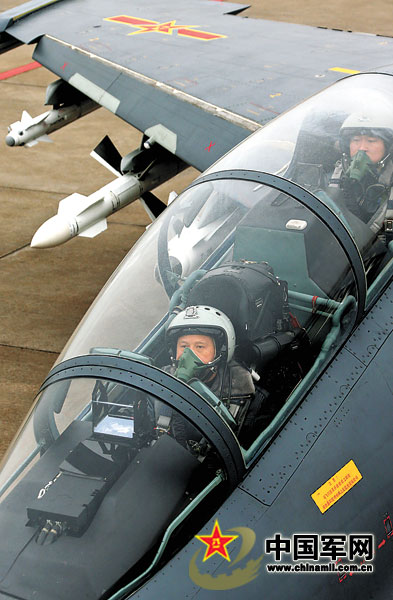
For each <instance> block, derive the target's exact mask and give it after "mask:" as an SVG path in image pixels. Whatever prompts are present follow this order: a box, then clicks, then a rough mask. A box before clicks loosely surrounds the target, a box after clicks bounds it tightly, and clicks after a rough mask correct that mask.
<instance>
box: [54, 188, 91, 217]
mask: <svg viewBox="0 0 393 600" xmlns="http://www.w3.org/2000/svg"><path fill="white" fill-rule="evenodd" d="M90 204H91V201H89V198H87V197H86V196H84V195H83V194H78V193H77V192H74V193H73V194H71V196H67V198H64V199H63V200H60V202H59V208H58V209H57V214H58V215H61V216H64V217H69V216H72V217H74V216H75V215H78V214H79V213H80V212H82V211H83V210H85V208H87V207H88V206H90Z"/></svg>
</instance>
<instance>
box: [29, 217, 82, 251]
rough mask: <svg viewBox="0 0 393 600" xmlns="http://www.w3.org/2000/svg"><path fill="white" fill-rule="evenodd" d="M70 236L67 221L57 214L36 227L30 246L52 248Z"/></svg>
mask: <svg viewBox="0 0 393 600" xmlns="http://www.w3.org/2000/svg"><path fill="white" fill-rule="evenodd" d="M71 237H72V234H71V229H70V225H69V223H68V222H67V221H66V220H65V219H63V218H62V217H60V216H59V215H55V216H54V217H51V218H50V219H48V220H47V221H45V223H43V225H41V227H40V228H39V229H37V231H36V232H35V234H34V236H33V239H32V240H31V243H30V246H31V248H52V247H53V246H59V245H60V244H64V242H67V241H68V240H70V239H71Z"/></svg>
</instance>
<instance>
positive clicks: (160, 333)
mask: <svg viewBox="0 0 393 600" xmlns="http://www.w3.org/2000/svg"><path fill="white" fill-rule="evenodd" d="M392 82H393V78H392V77H390V76H383V75H362V76H359V77H352V78H348V79H346V80H343V81H341V82H339V83H337V84H335V85H334V86H332V87H330V88H328V89H327V90H325V91H324V92H322V93H321V94H318V95H317V96H314V97H313V98H311V99H310V100H308V101H307V102H305V103H303V104H302V105H300V106H299V107H297V108H296V109H294V110H292V111H290V112H288V113H286V114H285V115H283V116H282V117H280V118H278V119H276V120H275V121H274V122H272V123H271V124H269V125H267V126H265V127H264V128H263V129H262V130H261V131H259V132H257V133H256V134H254V135H252V136H251V137H250V138H249V139H248V140H246V141H245V142H244V143H243V144H241V145H239V146H238V147H237V148H235V150H234V151H233V152H231V153H229V154H228V155H226V156H225V157H224V158H222V159H221V160H220V161H218V163H216V165H214V166H213V167H212V168H211V169H210V170H209V171H208V172H207V173H206V174H204V175H202V176H201V177H200V178H198V179H197V180H196V181H195V182H194V183H193V184H192V185H191V186H190V187H189V188H188V189H187V190H186V191H185V192H183V193H182V194H181V195H180V196H179V197H178V198H177V199H176V200H175V201H174V202H172V203H171V204H170V206H169V207H168V208H167V210H166V211H165V212H164V213H163V214H162V215H161V216H160V217H159V218H158V219H157V220H156V221H155V222H154V223H153V224H152V225H151V226H149V228H148V230H147V232H146V233H145V235H144V236H143V237H142V238H141V239H140V240H139V241H138V243H137V244H136V245H135V247H134V248H133V249H132V250H131V251H130V253H129V254H128V256H127V257H126V258H125V259H124V261H123V262H122V263H121V265H120V266H119V268H118V269H117V271H116V272H115V273H114V275H113V276H112V277H111V279H110V280H109V282H108V283H107V285H106V286H105V288H104V289H103V290H102V292H101V294H100V295H99V297H98V298H97V300H96V301H95V303H94V304H93V306H92V307H91V308H90V310H89V311H88V313H87V314H86V316H85V317H84V319H83V320H82V322H81V324H80V325H79V327H78V329H77V330H76V332H75V334H74V335H73V337H72V338H71V340H70V341H69V343H68V345H67V346H66V348H65V350H64V352H63V353H62V355H61V356H60V358H59V360H58V361H57V364H56V366H55V367H54V369H53V370H52V371H51V373H50V374H49V376H48V378H47V379H46V381H45V383H44V384H43V386H42V388H41V391H40V394H39V397H38V400H37V402H36V404H35V405H34V407H33V409H32V412H31V414H30V416H29V418H28V420H27V421H26V424H25V426H24V429H23V430H22V432H21V434H20V436H19V438H18V439H17V441H16V442H15V444H14V446H13V447H12V449H11V451H10V452H9V455H8V457H7V461H6V462H5V464H4V466H3V471H2V473H1V479H0V485H1V494H2V496H1V498H2V502H1V504H0V522H1V526H2V527H3V531H4V532H5V535H6V536H7V538H8V539H9V540H10V544H9V548H8V549H7V556H6V555H4V556H2V558H1V560H0V565H2V566H1V569H2V580H1V581H2V583H0V593H3V592H5V593H7V591H6V590H11V591H12V594H13V595H14V596H16V597H18V598H23V599H25V600H29V599H30V598H34V597H35V595H34V594H36V593H37V591H38V595H39V597H40V598H42V599H46V598H48V600H49V598H52V597H53V595H52V596H51V591H50V588H45V586H43V584H42V583H41V582H42V581H47V578H48V577H49V575H48V573H50V577H52V578H54V579H56V581H57V582H58V585H59V588H58V589H59V590H60V591H59V593H58V594H57V596H56V597H58V598H59V599H62V598H68V597H69V596H70V595H72V594H74V595H75V596H76V597H78V589H79V590H80V589H81V588H83V589H84V590H85V597H86V598H89V599H90V598H100V597H105V598H112V597H113V598H114V597H117V596H113V595H112V594H114V593H115V591H116V590H117V589H118V588H120V587H122V586H126V589H127V591H132V590H133V589H135V588H136V587H137V586H138V585H139V584H140V583H141V582H142V581H144V580H145V579H146V578H148V577H149V576H150V574H151V573H152V572H153V569H155V568H157V567H158V566H160V565H161V564H163V562H164V561H165V560H168V558H169V557H170V556H172V555H173V554H174V553H175V552H176V551H177V550H179V548H181V546H182V545H183V544H184V543H186V542H187V541H188V540H189V539H190V538H191V537H192V536H193V535H194V534H195V532H196V530H197V527H198V525H199V524H201V523H202V522H205V521H206V519H207V518H209V517H210V516H211V515H212V514H213V512H214V510H215V509H216V508H217V506H218V505H219V504H220V503H221V502H222V501H223V499H224V498H225V497H226V496H227V495H228V493H229V492H230V491H231V490H233V489H234V487H235V486H236V485H237V484H238V483H239V482H240V481H241V479H242V477H243V476H244V474H245V473H246V471H247V469H248V468H249V467H250V466H252V464H254V462H255V460H256V459H257V458H258V457H259V456H260V455H261V453H262V452H263V450H264V448H265V447H266V446H267V445H268V444H269V443H270V441H271V440H272V439H273V438H274V436H275V435H276V434H277V432H278V431H279V430H280V429H281V427H282V425H283V423H285V422H286V420H287V419H288V418H289V416H290V415H291V414H293V412H294V411H295V410H296V408H297V407H298V406H299V404H300V403H301V401H302V400H303V398H304V397H305V395H306V394H307V392H308V391H309V390H310V388H311V386H312V385H313V384H314V383H315V382H316V381H317V379H318V377H319V376H320V375H321V374H322V372H323V371H324V369H325V368H326V366H327V365H328V364H329V362H330V361H331V360H332V359H333V357H334V356H335V354H336V353H337V351H338V350H339V348H340V347H341V346H342V344H343V343H344V342H345V340H346V339H347V337H348V335H349V334H350V332H351V331H352V330H353V328H354V326H355V325H356V324H357V323H358V322H359V320H360V319H361V318H362V315H363V314H364V312H365V311H366V310H368V308H369V307H370V306H371V304H372V303H373V301H374V299H375V297H376V295H377V294H378V293H379V292H380V291H381V290H382V289H383V287H384V286H385V285H386V283H387V281H388V279H389V278H390V277H391V271H392V260H393V247H392V246H393V241H392V239H391V235H392V234H391V225H389V223H391V216H390V212H389V211H390V210H391V208H390V206H391V202H392V198H391V181H390V179H389V172H390V173H391V174H392V172H393V167H392V169H391V170H390V171H389V169H390V165H391V159H390V154H389V152H390V147H388V146H389V139H390V138H389V131H387V130H389V122H388V121H387V120H386V119H385V122H384V123H382V122H380V123H378V122H377V121H376V120H375V119H374V117H373V116H372V115H371V112H369V113H367V109H368V107H369V106H370V104H371V105H373V106H375V103H376V102H380V103H381V104H383V105H384V107H385V109H386V110H385V113H386V114H389V111H390V115H391V117H392V124H393V83H392ZM385 113H384V114H385ZM359 114H363V115H364V118H365V119H366V121H363V122H361V123H360V121H359V117H358V116H356V115H359ZM368 114H369V115H370V119H371V118H372V119H374V120H373V121H372V122H370V123H369V122H368V121H367V118H368ZM354 115H355V116H354ZM349 117H351V119H350V120H349V121H348V119H349ZM345 123H346V125H345ZM348 123H349V125H351V127H349V126H348ZM353 130H354V131H353ZM392 134H393V128H392ZM362 136H363V137H365V138H367V140H368V142H367V143H371V142H370V140H371V141H372V140H373V139H374V138H379V139H383V150H384V156H383V157H382V158H380V159H379V160H378V161H375V162H373V160H372V157H371V156H370V151H369V150H368V149H367V143H366V141H367V140H366V141H365V140H361V143H363V144H365V146H364V147H363V149H362V150H360V152H362V153H363V154H360V155H358V156H357V154H358V152H354V151H353V147H354V146H353V143H354V140H355V139H357V138H359V137H362ZM392 140H393V137H392ZM388 150H389V152H388ZM359 156H360V158H359ZM234 167H235V168H234ZM389 227H390V229H389ZM109 558H110V560H108V559H109ZM20 573H23V577H20ZM60 583H61V585H60ZM127 586H128V587H127ZM61 590H63V591H61Z"/></svg>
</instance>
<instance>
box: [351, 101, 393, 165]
mask: <svg viewBox="0 0 393 600" xmlns="http://www.w3.org/2000/svg"><path fill="white" fill-rule="evenodd" d="M354 135H371V136H374V137H379V138H381V139H382V140H383V141H384V142H385V150H386V154H388V153H389V152H390V151H391V149H392V145H393V107H392V109H391V110H388V109H387V108H386V107H379V108H378V107H369V108H367V111H362V112H355V113H352V114H350V115H349V116H348V117H347V118H346V119H345V121H344V122H343V124H342V125H341V129H340V145H341V150H342V151H343V152H345V153H346V154H349V142H350V140H351V138H352V137H353V136H354Z"/></svg>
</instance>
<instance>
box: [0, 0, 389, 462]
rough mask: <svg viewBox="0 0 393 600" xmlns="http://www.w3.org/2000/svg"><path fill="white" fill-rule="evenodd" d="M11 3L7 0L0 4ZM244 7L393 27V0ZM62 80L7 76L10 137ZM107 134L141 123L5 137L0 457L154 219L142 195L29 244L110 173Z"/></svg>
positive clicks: (127, 133)
mask: <svg viewBox="0 0 393 600" xmlns="http://www.w3.org/2000/svg"><path fill="white" fill-rule="evenodd" d="M12 6H14V2H12V0H0V11H4V10H7V9H8V8H11V7H12ZM243 15H248V16H250V17H256V18H266V19H272V20H276V21H288V22H293V23H302V24H306V25H313V26H324V27H329V28H338V29H345V30H353V31H362V32H368V33H377V34H380V35H388V36H393V25H392V16H393V8H392V3H391V0H374V1H373V2H369V1H366V0H347V2H342V0H330V1H329V2H321V0H279V1H278V2H275V3H273V2H271V0H255V1H254V2H253V5H252V7H251V8H250V9H248V10H247V11H246V12H245V13H243ZM31 54H32V48H31V47H21V48H18V49H16V50H14V51H11V52H9V53H7V54H4V55H2V56H0V73H2V72H5V71H8V70H10V69H13V68H15V67H18V66H21V65H25V64H27V63H30V62H31V61H32V59H31ZM346 63H347V64H350V57H346ZM213 68H214V61H212V69H213ZM212 78H214V72H213V71H212ZM55 79H56V77H55V76H54V75H52V74H51V73H49V72H48V71H46V70H45V69H43V68H39V69H36V70H32V71H29V72H26V73H23V74H20V75H17V76H13V77H11V78H8V79H4V80H1V81H0V91H1V93H0V132H3V136H4V138H5V136H6V134H7V126H8V125H9V124H10V123H13V122H15V121H17V120H19V119H20V117H21V114H22V111H23V110H27V111H28V112H29V113H30V114H31V115H32V116H36V115H38V114H41V113H42V112H44V111H45V110H46V108H45V107H44V106H43V101H44V97H45V89H46V86H47V85H48V84H49V83H50V82H51V81H53V80H55ZM106 134H110V136H111V138H112V140H113V141H114V143H115V145H116V146H117V147H118V149H119V151H120V152H121V153H122V154H126V153H127V152H129V151H131V150H133V149H135V148H136V147H138V146H139V143H140V136H141V134H140V133H139V132H137V131H136V130H134V129H132V128H131V127H130V126H128V125H127V124H125V123H123V122H122V121H120V119H118V118H116V117H114V116H113V115H112V114H111V113H109V112H108V111H106V110H105V109H103V108H101V109H99V110H98V111H96V112H94V113H92V114H90V115H88V116H87V117H84V118H83V119H81V120H79V121H77V122H76V123H74V124H71V125H70V126H67V127H65V128H64V129H62V130H60V131H58V132H56V133H55V134H54V135H53V138H52V139H53V142H54V143H53V144H39V145H37V146H34V147H33V148H30V149H25V148H9V147H7V146H6V145H5V143H4V142H0V214H1V219H0V323H1V324H0V426H1V435H0V456H2V455H3V453H4V452H5V450H6V448H7V446H8V445H9V443H10V441H11V440H12V438H13V436H14V435H15V432H16V431H17V430H18V428H19V426H20V424H21V422H22V420H23V417H24V416H25V414H26V413H27V411H28V410H29V408H30V406H31V403H32V401H33V400H34V396H35V395H36V393H37V390H38V389H39V386H40V384H41V383H42V381H43V379H44V377H45V375H46V374H47V373H48V371H49V369H50V368H51V366H52V365H53V363H54V362H55V360H56V359H57V357H58V354H59V353H60V351H61V350H62V348H63V346H64V345H65V343H66V341H67V339H68V338H69V337H70V335H71V333H72V332H73V330H74V328H75V327H76V325H77V324H78V322H79V321H80V319H81V317H82V316H83V314H84V313H85V311H86V310H87V308H88V307H89V305H90V304H91V302H92V301H93V299H94V298H95V296H96V295H97V293H98V291H99V290H100V289H101V287H102V286H103V284H104V283H105V281H106V280H107V279H108V277H109V275H110V274H111V273H112V271H113V270H114V269H115V267H116V266H117V264H118V263H119V262H120V261H121V259H122V258H123V257H124V256H125V254H126V253H127V252H128V250H129V248H130V247H131V246H132V245H133V244H134V242H135V241H136V240H137V239H138V237H139V236H140V235H141V234H142V233H143V232H144V231H145V227H146V225H148V223H149V219H148V217H147V215H146V214H145V212H144V210H143V208H142V207H141V205H140V203H139V202H137V203H135V204H133V205H131V206H129V207H127V208H125V209H123V210H121V211H120V212H119V213H117V214H115V215H113V216H112V217H110V218H109V219H108V225H109V226H108V230H107V231H106V232H105V233H103V234H101V235H99V236H98V237H96V238H94V239H88V238H79V237H77V238H75V239H73V240H72V241H71V242H69V243H67V244H65V245H63V246H60V247H57V248H52V249H48V250H34V249H31V248H30V246H29V244H30V240H31V238H32V236H33V234H34V233H35V231H36V230H37V229H38V227H39V226H40V225H41V224H42V223H43V222H44V221H46V220H47V219H48V218H49V217H51V216H53V215H54V214H56V212H57V205H58V202H59V200H61V199H62V198H64V197H66V196H68V195H69V194H72V193H73V192H79V193H82V194H86V195H88V194H89V193H92V192H93V191H95V190H96V189H98V188H99V187H101V186H103V185H105V184H106V183H107V182H109V181H110V180H111V179H113V176H112V175H110V174H109V172H107V171H106V169H105V168H103V167H102V166H100V165H99V164H98V163H97V162H96V161H94V160H93V159H92V158H90V157H89V153H90V151H91V150H92V149H93V148H94V147H95V145H96V144H97V143H98V142H99V141H100V140H101V139H102V137H104V135H106ZM197 173H198V172H197V171H195V169H191V168H190V169H187V171H185V172H184V173H182V174H181V175H179V176H177V177H176V178H175V179H173V180H172V181H170V182H168V183H167V184H165V185H163V186H161V187H160V188H159V190H158V191H157V193H158V195H159V197H160V198H161V199H163V200H165V201H166V199H167V197H168V194H169V192H170V191H171V190H175V191H176V192H180V191H181V190H182V189H183V188H184V187H185V186H186V185H187V184H188V183H189V182H190V181H192V179H194V178H195V176H196V175H197Z"/></svg>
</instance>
